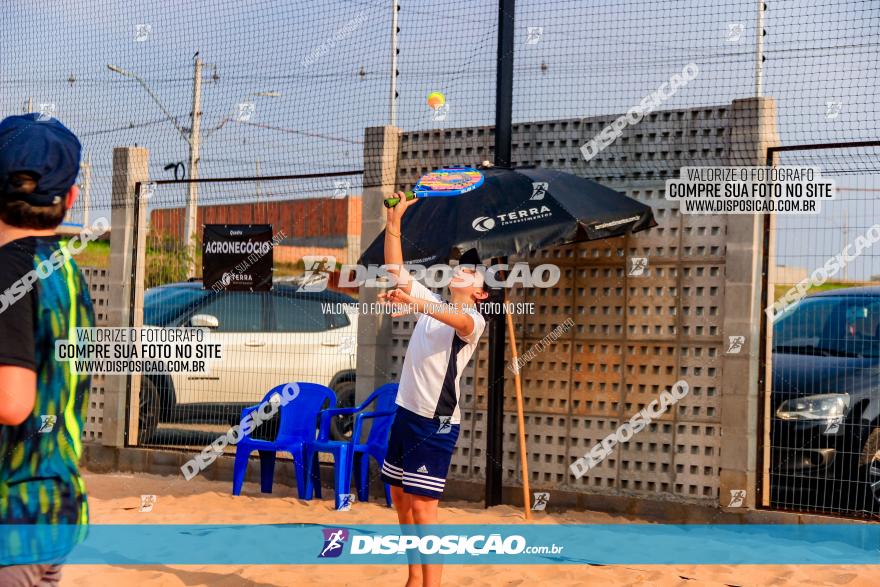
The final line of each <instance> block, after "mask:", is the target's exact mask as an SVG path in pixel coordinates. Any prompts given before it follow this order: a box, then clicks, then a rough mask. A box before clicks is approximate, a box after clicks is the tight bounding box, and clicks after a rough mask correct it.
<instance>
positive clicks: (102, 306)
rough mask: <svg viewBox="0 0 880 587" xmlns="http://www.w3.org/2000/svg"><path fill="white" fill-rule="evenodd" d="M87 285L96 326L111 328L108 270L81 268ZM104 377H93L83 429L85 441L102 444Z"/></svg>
mask: <svg viewBox="0 0 880 587" xmlns="http://www.w3.org/2000/svg"><path fill="white" fill-rule="evenodd" d="M80 270H81V271H82V273H83V276H84V277H85V279H86V283H88V284H89V295H91V297H92V306H94V308H95V326H110V323H109V321H108V320H107V311H108V307H109V303H110V280H109V277H108V274H107V269H105V268H103V267H80ZM104 382H105V377H104V375H100V374H98V375H92V386H91V388H90V389H89V406H88V412H87V413H86V422H85V426H84V427H83V440H84V441H86V442H101V440H102V438H103V432H102V429H103V424H104Z"/></svg>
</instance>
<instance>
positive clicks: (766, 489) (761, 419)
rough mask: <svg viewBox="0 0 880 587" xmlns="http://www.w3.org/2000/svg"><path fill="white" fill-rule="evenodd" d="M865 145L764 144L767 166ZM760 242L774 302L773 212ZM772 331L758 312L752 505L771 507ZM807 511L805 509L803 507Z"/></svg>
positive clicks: (878, 143) (764, 287)
mask: <svg viewBox="0 0 880 587" xmlns="http://www.w3.org/2000/svg"><path fill="white" fill-rule="evenodd" d="M864 147H880V139H878V140H870V141H850V142H842V143H805V144H799V145H775V146H772V147H767V157H766V163H765V164H766V166H767V167H773V166H775V165H776V154H777V153H787V152H793V151H827V150H834V149H858V148H864ZM761 216H762V224H763V226H762V231H763V234H762V246H761V292H762V299H763V300H764V304H765V307H767V306H769V305H770V304H771V303H772V302H773V295H774V294H773V291H771V290H770V258H771V257H773V258H775V257H776V243H775V242H774V241H773V238H772V233H773V232H774V230H775V228H776V218H775V216H774V215H772V214H762V215H761ZM771 337H772V331H771V330H770V325H769V321H768V320H767V313H766V312H763V311H762V312H761V325H760V336H759V338H760V340H759V350H758V390H759V393H761V394H762V397H760V398H758V415H757V419H758V422H757V424H758V429H757V443H756V444H757V449H758V454H757V455H756V457H757V461H756V469H757V473H758V474H757V475H755V483H756V485H757V487H756V488H755V498H756V499H755V509H763V510H774V511H775V508H773V507H772V506H771V505H770V469H769V466H770V454H769V451H770V449H771V443H770V438H769V436H770V428H771V426H770V423H769V420H767V417H768V416H769V415H770V414H768V411H769V404H770V399H771V394H772V392H773V389H772V387H773V378H772V369H773V364H772V363H773V361H772V356H771V355H770V344H771V343H772V340H771ZM805 511H806V510H805ZM823 515H835V516H838V517H843V516H842V514H831V513H828V512H823Z"/></svg>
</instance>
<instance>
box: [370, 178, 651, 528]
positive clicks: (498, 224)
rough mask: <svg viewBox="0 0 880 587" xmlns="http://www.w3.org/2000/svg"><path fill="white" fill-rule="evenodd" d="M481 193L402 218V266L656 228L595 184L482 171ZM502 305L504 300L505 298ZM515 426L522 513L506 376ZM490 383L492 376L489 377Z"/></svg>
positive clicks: (380, 254) (377, 252)
mask: <svg viewBox="0 0 880 587" xmlns="http://www.w3.org/2000/svg"><path fill="white" fill-rule="evenodd" d="M483 174H484V176H485V181H484V182H483V185H482V186H480V187H479V188H477V189H475V190H474V191H472V192H468V193H466V194H463V195H460V196H456V197H445V198H444V197H439V198H426V199H425V200H423V201H421V202H419V203H418V204H417V205H415V206H414V207H412V208H411V209H410V210H409V211H408V212H407V213H406V216H404V217H403V225H402V226H401V233H402V234H403V238H402V239H401V241H402V245H403V258H404V262H406V263H413V264H422V265H431V264H435V263H445V262H447V261H448V260H449V259H450V257H452V256H453V252H454V251H455V250H456V249H457V250H458V252H459V253H464V252H467V251H470V250H472V249H476V252H477V255H478V256H479V258H480V259H484V260H486V259H491V258H495V257H507V256H509V255H523V254H525V253H528V252H531V251H536V250H538V249H541V248H544V247H551V246H559V245H565V244H571V243H576V242H582V241H590V240H598V239H603V238H610V237H616V236H621V235H624V234H628V233H632V232H637V231H640V230H645V229H647V228H651V227H652V226H656V225H657V222H656V221H655V220H654V214H653V212H652V211H651V208H650V207H649V206H646V205H645V204H641V203H639V202H637V201H636V200H633V199H632V198H630V197H628V196H626V195H624V194H622V193H620V192H617V191H615V190H612V189H610V188H607V187H605V186H603V185H601V184H599V183H596V182H595V181H592V180H589V179H584V178H581V177H577V176H576V175H572V174H570V173H565V172H561V171H553V170H550V169H529V168H523V169H504V168H494V169H487V170H483ZM384 240H385V233H384V231H383V232H382V233H381V234H379V236H377V237H376V239H375V240H374V241H373V242H372V243H371V244H370V246H369V247H368V248H367V250H366V251H365V252H364V254H363V255H361V258H360V261H359V263H360V264H361V265H381V264H383V263H384V256H385V249H384ZM504 297H505V300H506V297H507V296H506V292H505V295H504ZM505 318H506V320H505V321H506V323H507V335H508V337H509V338H510V345H511V346H510V350H511V364H513V365H518V364H519V362H518V355H519V354H518V352H517V350H516V337H515V334H514V328H513V320H512V318H511V315H510V314H509V313H506V314H505ZM512 370H513V374H514V387H515V389H516V407H517V419H518V423H519V448H520V459H521V462H520V465H521V467H522V479H523V507H524V510H525V517H526V519H529V518H530V511H529V502H530V495H529V475H528V462H527V459H526V454H527V453H526V439H525V419H524V417H523V401H522V382H521V380H520V375H519V368H515V369H512ZM493 376H494V374H493Z"/></svg>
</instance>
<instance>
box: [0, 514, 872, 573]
mask: <svg viewBox="0 0 880 587" xmlns="http://www.w3.org/2000/svg"><path fill="white" fill-rule="evenodd" d="M77 542H79V543H78V544H77ZM65 545H67V546H66V547H65ZM74 545H75V546H74ZM71 549H72V550H71ZM408 557H420V558H418V559H417V560H418V561H419V562H434V563H439V562H442V563H444V564H578V565H580V564H597V565H614V564H640V565H647V564H752V565H755V564H757V565H763V564H823V565H824V564H838V565H840V564H880V524H809V525H807V524H804V525H779V524H776V525H765V524H756V525H740V524H712V525H696V524H694V525H665V524H577V525H550V524H533V525H525V524H509V525H508V524H505V525H500V524H499V525H493V526H489V525H435V526H422V527H418V526H409V527H401V526H397V525H348V526H340V525H320V524H279V525H153V524H136V525H92V526H90V527H89V528H88V533H87V535H86V536H85V537H84V538H83V536H82V528H77V527H76V526H48V525H35V526H13V525H0V564H14V563H27V562H44V561H47V560H59V559H61V558H63V559H64V561H65V564H115V565H120V564H139V565H151V564H155V565H160V564H161V565H169V564H199V565H219V564H249V565H259V564H405V563H406V562H407V561H408Z"/></svg>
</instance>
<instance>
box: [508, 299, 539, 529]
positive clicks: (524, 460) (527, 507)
mask: <svg viewBox="0 0 880 587" xmlns="http://www.w3.org/2000/svg"><path fill="white" fill-rule="evenodd" d="M504 305H505V306H506V305H507V291H506V290H505V292H504ZM504 316H505V320H506V321H507V337H508V338H509V339H510V360H511V362H512V364H513V365H515V366H516V369H512V371H513V386H514V388H515V389H516V419H517V423H518V424H519V426H518V429H519V459H520V468H521V470H522V489H523V513H524V514H525V517H526V520H531V519H532V510H531V503H532V500H531V498H530V497H529V494H530V492H529V459H528V453H527V452H526V422H525V418H524V417H523V399H522V382H521V380H520V377H519V353H518V352H517V350H516V333H515V331H514V329H513V317H512V316H511V315H510V313H508V312H504Z"/></svg>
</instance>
